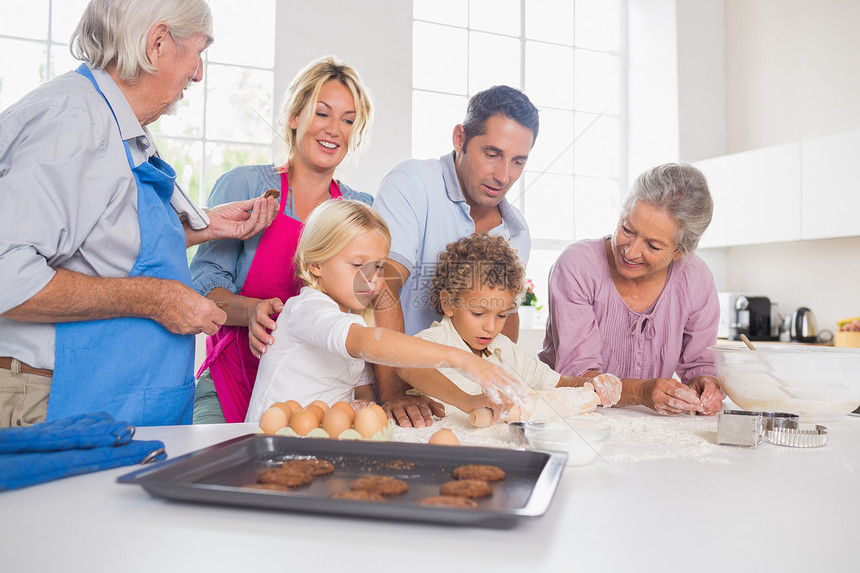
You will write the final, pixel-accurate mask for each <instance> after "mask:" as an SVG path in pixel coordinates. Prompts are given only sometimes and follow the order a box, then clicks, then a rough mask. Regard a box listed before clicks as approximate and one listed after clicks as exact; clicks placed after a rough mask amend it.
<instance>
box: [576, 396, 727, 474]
mask: <svg viewBox="0 0 860 573" xmlns="http://www.w3.org/2000/svg"><path fill="white" fill-rule="evenodd" d="M609 412H611V414H610V413H609ZM591 415H595V414H591ZM603 419H605V420H606V421H607V422H609V424H610V426H611V428H612V434H611V437H610V438H609V442H607V444H606V446H604V448H603V451H602V452H601V457H602V458H603V459H604V460H606V461H608V462H642V461H654V460H667V459H694V460H699V461H702V462H712V463H729V461H728V458H726V457H725V455H724V454H725V451H724V450H723V448H725V447H726V446H720V445H717V417H716V416H684V415H682V416H658V415H654V414H647V413H640V412H633V411H630V410H624V409H621V408H619V409H617V410H610V411H607V414H606V415H604V416H603Z"/></svg>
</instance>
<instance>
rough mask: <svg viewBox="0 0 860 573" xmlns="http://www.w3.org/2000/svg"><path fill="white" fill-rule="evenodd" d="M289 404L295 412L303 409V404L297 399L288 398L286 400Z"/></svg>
mask: <svg viewBox="0 0 860 573" xmlns="http://www.w3.org/2000/svg"><path fill="white" fill-rule="evenodd" d="M284 404H286V405H287V406H289V408H290V410H292V411H293V414H295V413H296V412H298V411H299V410H301V409H302V405H301V404H299V403H298V402H296V401H295V400H287V401H286V402H284Z"/></svg>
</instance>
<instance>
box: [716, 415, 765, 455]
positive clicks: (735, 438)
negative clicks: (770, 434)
mask: <svg viewBox="0 0 860 573" xmlns="http://www.w3.org/2000/svg"><path fill="white" fill-rule="evenodd" d="M762 433H763V427H762V413H761V412H743V411H741V410H723V411H722V412H720V417H719V419H718V421H717V443H719V444H726V445H729V446H743V447H747V448H757V447H759V445H760V444H761V440H762Z"/></svg>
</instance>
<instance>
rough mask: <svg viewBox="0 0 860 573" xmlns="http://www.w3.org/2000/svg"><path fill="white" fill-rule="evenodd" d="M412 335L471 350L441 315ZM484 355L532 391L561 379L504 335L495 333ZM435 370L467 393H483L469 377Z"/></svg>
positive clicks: (447, 319)
mask: <svg viewBox="0 0 860 573" xmlns="http://www.w3.org/2000/svg"><path fill="white" fill-rule="evenodd" d="M415 336H416V337H417V338H422V339H424V340H429V341H431V342H436V343H438V344H444V345H445V346H453V347H454V348H459V349H460V350H466V351H468V352H471V348H470V347H469V345H468V344H466V342H465V341H464V340H463V339H462V337H461V336H460V334H459V333H458V332H457V329H456V328H455V327H454V323H453V322H451V319H450V318H448V317H447V316H443V317H442V322H434V323H433V324H432V326H430V328H427V329H425V330H422V331H421V332H419V333H418V334H416V335H415ZM484 358H485V359H486V360H489V361H490V362H492V363H493V364H497V365H498V366H501V367H502V368H504V369H505V371H507V372H508V373H509V374H511V375H512V376H514V378H515V379H516V380H517V381H518V382H522V383H523V384H525V385H526V386H528V387H530V388H532V389H534V390H547V389H550V388H555V387H556V385H557V384H558V382H559V380H560V379H561V375H560V374H558V373H557V372H555V371H553V369H552V368H550V367H549V366H547V365H546V364H544V363H543V362H541V361H540V360H538V359H537V357H535V356H529V355H528V353H526V352H525V351H524V350H523V349H522V348H520V347H519V346H517V345H516V343H514V341H512V340H511V339H510V338H508V337H507V336H505V335H504V334H499V335H498V336H497V337H496V338H494V339H493V341H492V342H490V344H488V345H487V351H486V352H485V353H484ZM439 372H440V373H441V374H442V375H443V376H445V378H447V379H448V380H450V381H451V382H453V383H454V384H456V385H457V387H458V388H460V389H461V390H462V391H463V392H465V393H467V394H480V393H481V392H483V390H482V388H481V386H480V385H479V384H478V383H477V382H473V381H471V380H469V379H468V378H466V377H465V376H463V375H462V374H460V373H459V372H458V371H457V370H454V369H453V368H439Z"/></svg>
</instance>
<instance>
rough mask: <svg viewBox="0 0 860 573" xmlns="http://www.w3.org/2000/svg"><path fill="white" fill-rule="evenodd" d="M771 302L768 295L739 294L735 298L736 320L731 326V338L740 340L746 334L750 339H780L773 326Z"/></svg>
mask: <svg viewBox="0 0 860 573" xmlns="http://www.w3.org/2000/svg"><path fill="white" fill-rule="evenodd" d="M770 318H771V304H770V299H769V298H767V297H766V296H745V295H738V297H737V298H736V299H735V320H734V322H733V323H731V324H730V327H729V337H728V338H729V340H740V339H741V334H745V335H746V337H747V338H749V339H750V340H778V339H779V337H778V336H774V334H773V329H772V328H771V321H770Z"/></svg>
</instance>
